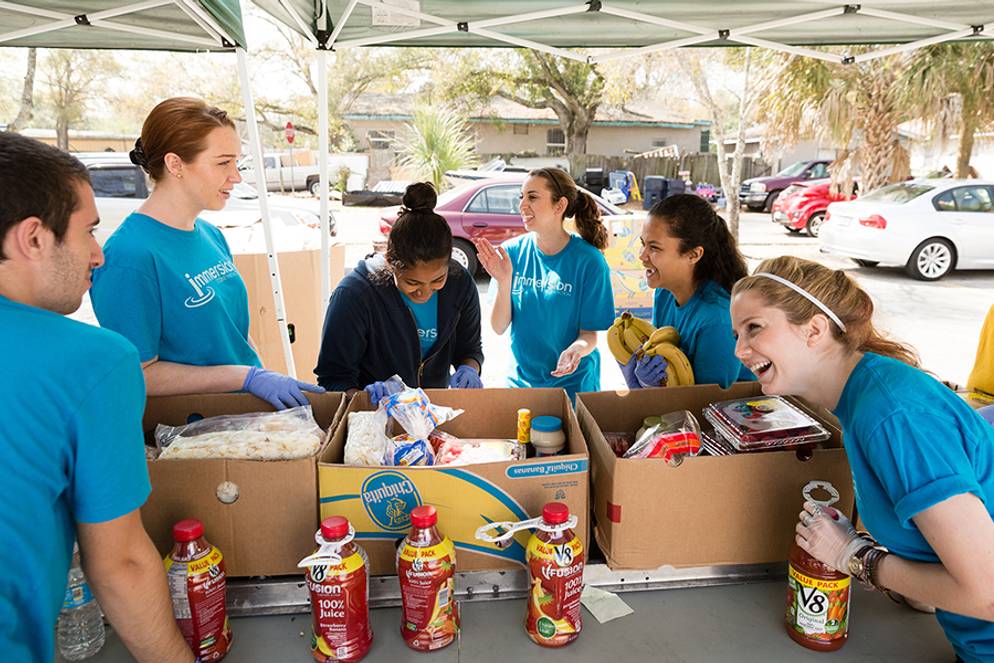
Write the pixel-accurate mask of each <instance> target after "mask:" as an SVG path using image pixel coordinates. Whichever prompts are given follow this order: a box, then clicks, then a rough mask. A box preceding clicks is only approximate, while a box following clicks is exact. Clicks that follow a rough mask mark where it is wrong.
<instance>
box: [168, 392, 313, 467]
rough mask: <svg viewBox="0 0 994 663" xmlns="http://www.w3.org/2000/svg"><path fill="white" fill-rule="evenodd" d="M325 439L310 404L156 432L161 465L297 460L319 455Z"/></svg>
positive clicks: (217, 418) (225, 416)
mask: <svg viewBox="0 0 994 663" xmlns="http://www.w3.org/2000/svg"><path fill="white" fill-rule="evenodd" d="M323 438H324V432H323V431H322V430H321V427H320V426H318V424H317V422H316V421H315V420H314V413H313V412H312V410H311V406H310V405H304V406H302V407H295V408H291V409H289V410H281V411H279V412H251V413H248V414H223V415H220V416H217V417H208V418H206V419H201V420H199V421H195V422H193V423H191V424H187V425H185V426H165V425H162V424H159V425H158V426H156V427H155V444H156V446H157V447H158V448H159V450H160V453H159V460H169V459H179V458H229V459H239V460H293V459H295V458H307V457H309V456H313V455H314V454H316V453H317V452H318V449H320V447H321V441H322V439H323Z"/></svg>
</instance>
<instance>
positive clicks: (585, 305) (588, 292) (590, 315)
mask: <svg viewBox="0 0 994 663" xmlns="http://www.w3.org/2000/svg"><path fill="white" fill-rule="evenodd" d="M585 271H586V278H584V288H583V292H582V293H581V296H582V301H581V302H580V329H582V330H585V331H602V330H605V329H609V328H610V327H611V325H612V324H614V291H613V290H612V289H611V269H610V268H609V267H608V265H607V261H606V260H605V259H604V256H602V255H600V254H599V253H598V254H597V256H596V258H595V259H594V260H591V261H590V262H589V264H588V266H587V269H586V270H585Z"/></svg>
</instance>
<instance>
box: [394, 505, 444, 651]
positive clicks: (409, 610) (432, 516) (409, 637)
mask: <svg viewBox="0 0 994 663" xmlns="http://www.w3.org/2000/svg"><path fill="white" fill-rule="evenodd" d="M437 523H438V514H437V513H436V512H435V507H433V506H430V505H425V506H419V507H415V508H414V509H412V510H411V533H410V534H408V535H407V536H406V537H405V538H404V540H403V542H401V545H400V548H398V550H397V579H398V580H399V581H400V597H401V602H402V603H403V614H402V616H401V623H400V633H401V635H402V636H403V638H404V642H405V643H407V646H408V647H410V648H411V649H414V650H416V651H433V650H436V649H441V648H442V647H446V646H448V645H450V644H452V641H453V640H455V638H456V633H457V632H458V631H459V616H458V613H457V611H456V607H455V578H454V575H455V570H456V551H455V546H453V545H452V542H451V541H450V540H449V538H448V537H443V536H442V535H441V534H439V532H438V529H437V528H436V527H435V525H436V524H437Z"/></svg>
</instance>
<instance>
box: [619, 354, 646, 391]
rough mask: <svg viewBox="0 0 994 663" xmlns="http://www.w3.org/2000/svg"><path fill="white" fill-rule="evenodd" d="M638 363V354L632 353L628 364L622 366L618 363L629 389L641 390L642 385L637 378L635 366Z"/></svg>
mask: <svg viewBox="0 0 994 663" xmlns="http://www.w3.org/2000/svg"><path fill="white" fill-rule="evenodd" d="M637 363H638V357H637V356H636V353H634V352H633V353H632V357H631V359H629V360H628V363H627V364H622V363H621V362H620V361H619V362H618V368H620V369H621V375H622V376H623V377H624V378H625V384H627V385H628V388H629V389H641V388H642V385H640V384H639V381H638V378H637V377H635V365H636V364H637Z"/></svg>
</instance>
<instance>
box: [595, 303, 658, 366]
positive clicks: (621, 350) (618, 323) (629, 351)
mask: <svg viewBox="0 0 994 663" xmlns="http://www.w3.org/2000/svg"><path fill="white" fill-rule="evenodd" d="M655 330H656V328H655V327H653V326H652V323H650V322H648V321H647V320H642V319H641V318H636V317H635V316H633V315H632V314H631V313H629V312H628V311H625V312H624V313H622V314H621V317H620V318H615V319H614V324H613V325H611V328H610V329H608V330H607V346H608V347H609V348H610V349H611V354H613V355H614V358H615V359H617V360H618V363H620V364H627V363H628V360H629V359H631V358H632V355H633V354H634V353H636V352H638V351H639V350H641V349H642V344H643V343H645V342H646V341H648V340H649V337H650V336H652V334H653V332H654V331H655Z"/></svg>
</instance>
